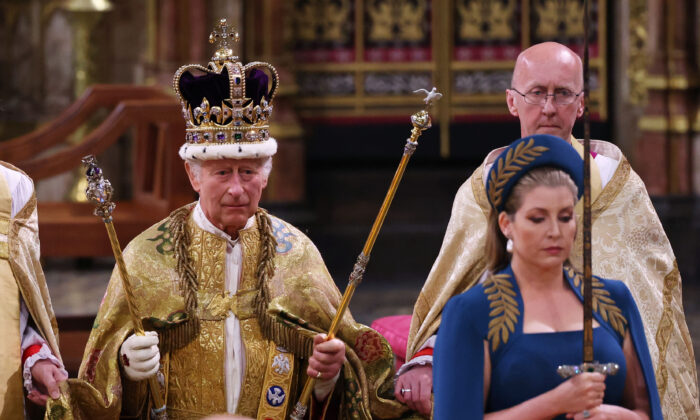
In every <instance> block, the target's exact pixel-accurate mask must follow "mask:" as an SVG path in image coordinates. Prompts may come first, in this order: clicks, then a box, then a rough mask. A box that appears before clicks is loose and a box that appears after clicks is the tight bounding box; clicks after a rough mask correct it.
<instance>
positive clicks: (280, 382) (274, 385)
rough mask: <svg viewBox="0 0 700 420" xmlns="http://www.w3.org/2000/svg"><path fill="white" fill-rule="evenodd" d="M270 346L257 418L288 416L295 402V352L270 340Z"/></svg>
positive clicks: (261, 419)
mask: <svg viewBox="0 0 700 420" xmlns="http://www.w3.org/2000/svg"><path fill="white" fill-rule="evenodd" d="M268 347H269V349H268V362H267V369H266V371H265V380H264V381H263V386H262V391H261V392H260V403H259V404H258V416H257V418H258V419H259V420H266V419H284V418H286V417H287V408H288V407H289V405H290V402H291V404H294V403H295V401H290V400H291V399H292V398H294V397H293V395H292V386H293V381H294V372H295V369H296V367H295V364H296V363H295V362H296V359H295V357H294V354H293V353H288V352H287V351H286V350H284V349H280V348H279V347H277V346H276V345H275V343H273V342H270V344H269V345H268ZM280 390H281V393H280V392H279V391H280ZM273 404H276V405H273Z"/></svg>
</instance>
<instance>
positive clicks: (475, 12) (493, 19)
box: [456, 0, 516, 41]
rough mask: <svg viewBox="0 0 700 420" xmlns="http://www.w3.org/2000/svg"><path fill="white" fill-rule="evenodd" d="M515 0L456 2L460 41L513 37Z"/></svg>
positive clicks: (465, 0)
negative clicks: (503, 0)
mask: <svg viewBox="0 0 700 420" xmlns="http://www.w3.org/2000/svg"><path fill="white" fill-rule="evenodd" d="M515 5H516V2H515V0H508V1H506V2H505V3H504V2H501V1H496V2H494V1H489V0H462V1H458V2H457V4H456V7H457V13H459V17H460V24H459V29H458V31H457V33H458V34H459V38H460V40H462V41H474V40H476V41H486V40H509V39H513V38H514V37H515V32H514V31H513V29H514V27H513V22H514V17H515Z"/></svg>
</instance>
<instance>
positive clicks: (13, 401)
mask: <svg viewBox="0 0 700 420" xmlns="http://www.w3.org/2000/svg"><path fill="white" fill-rule="evenodd" d="M0 164H1V165H3V166H5V167H6V168H9V169H12V170H14V171H17V172H20V173H23V172H22V171H20V170H19V169H18V168H16V167H14V166H12V165H10V164H7V163H5V162H2V161H0ZM11 203H12V194H11V192H10V190H9V189H8V185H7V183H6V181H5V178H4V177H3V175H2V174H0V290H1V293H0V309H1V312H2V322H1V323H0V335H1V336H2V337H3V339H2V343H1V346H0V356H1V357H0V370H1V372H0V377H2V380H1V381H0V383H1V386H2V388H1V389H0V392H1V393H2V395H0V402H1V410H0V418H13V419H14V418H24V405H23V399H24V389H23V383H22V361H21V337H20V327H19V325H20V321H19V319H20V296H21V298H22V299H23V300H24V302H25V305H26V307H27V310H28V312H29V315H30V317H31V319H32V320H33V321H34V326H35V327H36V330H37V332H38V333H39V334H40V335H41V336H42V337H43V338H44V340H46V343H47V345H48V346H49V348H50V349H51V351H52V352H53V354H54V355H55V356H56V358H58V359H59V360H60V358H61V356H60V353H59V352H58V326H57V324H56V317H55V316H54V313H53V307H52V306H51V299H50V298H49V290H48V288H47V287H46V279H45V278H44V272H43V270H42V269H41V264H40V263H39V224H38V220H37V211H36V196H35V195H32V197H31V198H30V199H29V201H28V202H27V203H26V204H25V206H24V207H23V208H22V209H21V210H20V211H19V212H18V213H17V214H16V215H15V217H14V218H12V217H10V214H11V213H10V209H11Z"/></svg>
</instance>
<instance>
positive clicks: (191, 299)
mask: <svg viewBox="0 0 700 420" xmlns="http://www.w3.org/2000/svg"><path fill="white" fill-rule="evenodd" d="M191 212H192V205H187V206H184V207H180V208H179V209H177V210H175V211H173V212H172V213H170V216H169V219H170V220H168V222H167V226H168V230H170V234H171V235H172V238H173V243H174V245H175V246H174V250H175V259H176V270H177V274H178V278H179V279H180V293H181V294H182V297H183V298H185V311H186V312H187V320H185V321H184V322H182V323H178V324H176V325H172V326H168V327H167V328H166V329H165V330H164V331H162V332H161V333H160V334H159V335H160V343H161V344H160V347H161V352H163V353H167V352H170V351H173V350H177V349H179V348H182V347H184V346H185V345H187V343H189V342H190V341H192V340H193V339H194V338H195V337H196V336H197V335H198V334H199V328H200V323H199V317H198V315H197V291H198V290H199V280H198V279H197V272H196V271H195V269H194V267H193V265H192V261H191V260H190V254H189V252H188V248H189V246H190V240H191V238H190V234H189V232H188V230H187V219H188V218H189V216H190V213H191Z"/></svg>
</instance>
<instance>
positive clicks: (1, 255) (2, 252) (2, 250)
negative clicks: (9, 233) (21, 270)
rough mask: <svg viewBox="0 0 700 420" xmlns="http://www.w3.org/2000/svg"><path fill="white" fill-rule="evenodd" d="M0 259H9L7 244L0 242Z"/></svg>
mask: <svg viewBox="0 0 700 420" xmlns="http://www.w3.org/2000/svg"><path fill="white" fill-rule="evenodd" d="M0 259H3V260H9V259H10V247H9V245H8V244H7V242H0Z"/></svg>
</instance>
